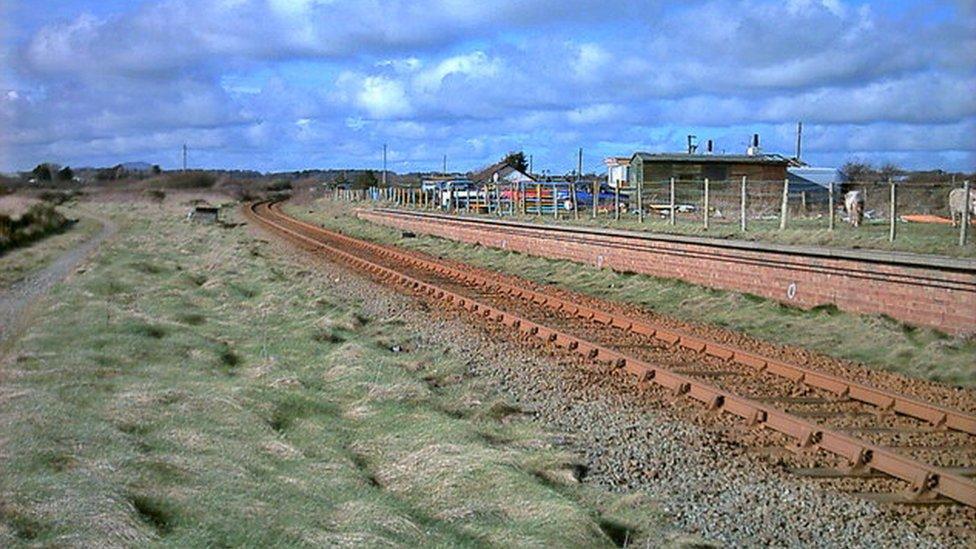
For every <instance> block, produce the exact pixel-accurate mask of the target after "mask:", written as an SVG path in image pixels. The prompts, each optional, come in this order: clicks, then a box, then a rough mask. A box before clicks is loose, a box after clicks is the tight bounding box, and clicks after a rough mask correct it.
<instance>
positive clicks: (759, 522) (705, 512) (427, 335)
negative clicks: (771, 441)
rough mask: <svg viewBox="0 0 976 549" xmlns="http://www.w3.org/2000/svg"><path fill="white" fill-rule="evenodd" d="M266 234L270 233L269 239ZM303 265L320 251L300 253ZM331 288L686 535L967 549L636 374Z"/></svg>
mask: <svg viewBox="0 0 976 549" xmlns="http://www.w3.org/2000/svg"><path fill="white" fill-rule="evenodd" d="M258 234H262V236H265V235H266V233H258ZM278 248H279V249H281V250H290V251H289V252H288V253H289V255H293V256H294V257H296V258H297V260H298V261H301V262H303V263H307V262H308V255H306V254H304V253H301V252H297V251H296V250H295V249H294V248H292V247H290V246H278ZM316 264H317V265H319V266H320V269H318V270H317V272H321V273H322V275H323V284H327V285H330V286H332V287H333V288H334V290H338V292H340V293H342V294H345V295H349V296H352V297H355V298H358V299H361V300H362V302H363V304H364V305H363V306H364V308H365V312H366V313H367V314H368V315H370V316H374V317H378V318H391V317H395V318H400V319H402V320H404V321H405V322H407V323H408V324H409V325H410V326H412V327H414V329H415V334H416V335H415V339H414V341H410V342H404V345H403V347H404V349H407V350H409V349H411V348H429V347H433V348H444V349H447V351H448V352H450V353H451V354H453V355H455V356H463V357H467V359H468V368H469V375H470V376H473V377H476V378H478V380H479V381H481V382H483V383H485V384H486V385H487V386H488V387H489V388H490V389H492V390H495V391H497V392H498V393H499V394H501V395H505V396H507V397H508V398H510V399H513V400H515V401H516V402H518V403H519V405H520V406H521V407H522V409H523V411H525V412H526V417H529V418H531V420H533V421H537V422H539V423H540V424H542V425H543V426H544V427H545V428H546V429H548V430H551V431H552V432H553V433H557V435H556V436H554V439H553V443H554V444H558V445H562V446H565V447H566V448H567V449H569V450H571V451H573V452H575V453H576V454H577V455H578V456H579V459H580V460H581V462H582V464H583V465H584V467H585V469H586V471H587V473H586V475H585V476H584V479H583V482H586V483H588V484H592V485H596V486H601V487H603V488H605V489H609V490H614V491H621V492H623V491H627V492H639V493H641V494H643V495H645V496H646V497H649V498H651V499H653V500H656V501H658V502H659V505H660V508H661V509H662V510H663V511H665V512H666V514H667V516H668V518H669V519H670V521H671V523H672V524H673V525H674V527H675V528H676V529H678V530H679V532H690V533H695V534H698V535H700V536H702V537H704V538H705V539H708V540H713V541H716V542H719V543H722V544H728V545H734V546H742V545H745V546H757V545H763V546H768V545H773V546H798V545H799V546H845V547H877V546H911V547H941V546H946V545H952V544H953V543H958V541H957V540H953V538H951V537H950V536H949V534H947V533H946V532H940V531H939V530H938V529H937V528H936V527H934V526H932V527H929V528H923V527H922V526H919V525H917V524H915V523H913V522H911V521H907V520H905V519H903V518H901V517H899V516H898V514H897V513H895V512H894V511H892V510H891V508H887V507H883V506H879V505H876V504H873V503H870V502H866V501H863V500H860V499H857V498H854V497H850V496H845V495H843V494H839V493H837V492H831V491H829V490H822V489H819V488H818V487H816V486H815V485H814V484H813V483H812V482H806V481H801V480H798V479H796V478H795V477H791V476H789V475H788V474H787V473H786V472H785V471H783V470H782V468H781V467H777V466H776V465H775V464H774V463H771V462H770V461H769V460H768V459H766V458H761V457H758V456H757V455H756V454H755V453H750V452H749V451H748V450H747V449H746V448H744V447H741V446H739V445H737V444H735V443H733V442H730V440H729V439H728V438H725V437H723V436H722V435H721V433H719V432H716V431H717V430H715V429H714V427H713V428H712V429H711V430H710V429H707V428H705V427H704V425H706V424H710V425H714V423H715V422H714V421H710V420H707V419H706V418H705V417H704V415H703V412H702V411H701V408H699V407H695V406H693V405H690V404H687V403H685V402H679V403H677V404H676V405H672V404H668V401H669V400H670V398H669V397H668V396H666V395H663V394H662V393H660V392H656V391H654V390H652V389H644V388H640V387H638V386H637V385H636V384H635V383H634V382H633V381H632V378H629V377H626V376H620V375H604V374H603V373H601V372H598V371H596V370H594V369H593V368H592V367H588V366H586V365H585V364H583V363H582V362H581V361H580V359H578V358H577V357H575V356H574V355H570V354H569V353H564V352H561V351H553V350H550V349H544V348H541V347H540V346H539V345H536V344H531V343H528V341H518V340H516V339H515V338H514V337H512V336H511V335H510V334H505V333H502V332H501V330H500V329H499V328H498V327H497V326H495V325H491V324H488V323H487V322H479V321H477V320H474V319H472V317H470V316H468V315H463V316H462V315H461V314H459V313H457V312H455V311H444V310H442V309H440V308H439V307H437V306H430V307H429V306H428V303H427V302H425V301H423V300H422V299H413V298H410V297H407V296H404V295H402V294H399V293H396V292H395V291H393V290H391V289H390V288H388V287H385V286H382V285H379V284H377V283H374V282H372V281H370V280H368V279H366V278H365V277H363V276H361V275H359V274H357V273H353V272H351V271H349V270H348V269H346V268H345V267H342V266H338V265H336V264H333V263H330V262H327V261H316Z"/></svg>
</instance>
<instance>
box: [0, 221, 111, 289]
mask: <svg viewBox="0 0 976 549" xmlns="http://www.w3.org/2000/svg"><path fill="white" fill-rule="evenodd" d="M67 213H68V214H69V215H73V214H74V213H75V212H73V211H72V210H70V209H69V210H67ZM98 228H99V224H98V222H97V221H95V220H93V219H90V218H85V217H82V218H81V219H80V220H79V221H78V223H75V224H74V225H71V226H69V227H68V228H67V229H66V230H65V231H63V232H59V233H56V234H53V235H50V236H47V237H45V238H43V239H41V240H39V241H36V242H34V243H33V244H31V245H29V246H23V247H19V248H14V249H12V250H8V251H6V252H4V253H0V290H4V289H6V288H10V287H11V286H13V285H14V284H16V283H17V282H19V281H21V280H23V279H24V278H26V277H27V276H30V275H31V274H32V273H34V272H36V271H38V270H39V269H41V268H42V267H43V266H44V265H46V264H47V263H50V262H51V260H53V259H54V258H55V257H57V256H59V255H61V254H63V253H64V252H66V251H68V250H70V249H71V248H74V247H75V246H77V245H78V244H79V243H81V242H83V241H85V240H87V239H89V238H91V237H92V236H94V234H95V233H96V232H98Z"/></svg>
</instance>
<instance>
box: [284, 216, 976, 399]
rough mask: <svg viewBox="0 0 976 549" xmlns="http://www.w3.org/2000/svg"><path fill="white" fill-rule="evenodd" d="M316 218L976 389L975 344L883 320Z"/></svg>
mask: <svg viewBox="0 0 976 549" xmlns="http://www.w3.org/2000/svg"><path fill="white" fill-rule="evenodd" d="M312 209H313V213H308V212H309V210H310V208H309V207H305V206H301V207H299V206H289V211H290V212H291V213H292V214H294V215H297V216H300V217H305V218H307V219H311V220H314V221H316V222H319V223H321V224H324V225H328V226H333V227H339V228H342V229H343V230H344V231H347V232H348V233H350V234H356V235H359V236H362V237H365V238H370V239H373V240H377V241H381V242H387V243H395V244H398V245H401V246H406V247H412V248H415V249H419V250H422V251H425V252H428V253H431V254H435V255H440V256H444V257H450V258H453V259H458V260H462V261H466V262H469V263H471V264H474V265H480V266H482V267H488V268H492V269H497V270H500V271H504V272H508V273H511V274H516V275H519V276H522V277H525V278H528V279H530V280H533V281H536V282H539V283H552V284H559V285H562V286H564V287H567V288H570V289H573V290H576V291H579V292H582V293H585V294H590V295H594V296H598V297H601V298H605V299H613V300H617V301H622V302H630V303H635V304H638V305H640V306H641V307H643V308H645V309H648V310H652V311H655V312H658V313H662V314H666V315H672V316H674V317H677V318H680V319H683V320H686V321H690V322H698V323H703V324H714V325H718V326H722V327H727V328H732V329H735V330H739V331H742V332H744V333H746V334H749V335H752V336H754V337H757V338H760V339H763V340H766V341H771V342H776V343H784V344H789V345H798V346H801V347H805V348H808V349H812V350H815V351H819V352H822V353H825V354H827V355H831V356H835V357H839V358H843V359H849V360H856V361H860V362H863V363H865V364H867V365H870V366H873V367H877V368H881V369H885V370H889V371H894V372H899V373H902V374H905V375H908V376H911V377H916V378H920V379H928V380H933V381H941V382H946V383H951V384H956V385H961V386H965V387H976V359H974V357H976V338H973V337H968V338H967V337H961V336H956V337H953V336H948V335H946V334H943V333H941V332H938V331H935V330H931V329H926V328H913V327H909V326H906V325H904V324H902V323H900V322H897V321H894V320H892V319H890V318H886V317H882V316H866V315H856V314H850V313H845V312H842V311H839V310H837V309H835V308H819V309H814V310H810V311H804V310H800V309H796V308H792V307H787V306H784V305H781V304H779V303H776V302H774V301H771V300H765V299H762V298H758V297H754V296H747V295H742V294H738V293H734V292H726V291H721V290H712V289H708V288H704V287H701V286H695V285H692V284H687V283H684V282H681V281H677V280H669V279H663V278H655V277H651V276H645V275H637V274H623V273H617V272H614V271H611V270H606V269H597V268H596V267H591V266H587V265H581V264H578V263H573V262H569V261H561V260H550V259H545V258H539V257H532V256H528V255H523V254H519V253H513V252H507V251H502V250H495V249H489V248H484V247H480V246H470V245H468V244H462V243H456V242H452V241H449V240H446V239H440V238H434V237H429V236H418V237H417V238H401V233H400V231H395V230H392V229H388V228H385V227H380V226H378V225H372V224H369V223H366V222H363V221H360V220H358V219H355V218H354V217H352V216H351V215H349V211H350V210H349V209H347V208H345V207H344V206H342V205H336V204H335V203H333V202H331V201H328V200H322V201H319V202H317V203H316V204H315V206H314V208H312Z"/></svg>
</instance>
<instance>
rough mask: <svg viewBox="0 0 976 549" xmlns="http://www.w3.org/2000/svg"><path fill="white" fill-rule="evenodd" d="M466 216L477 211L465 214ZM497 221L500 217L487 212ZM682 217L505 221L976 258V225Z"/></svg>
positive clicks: (548, 217) (517, 217) (521, 218)
mask: <svg viewBox="0 0 976 549" xmlns="http://www.w3.org/2000/svg"><path fill="white" fill-rule="evenodd" d="M462 215H474V214H465V213H462ZM489 217H492V218H495V219H497V218H498V217H497V216H489ZM683 217H684V215H679V220H678V223H676V224H675V225H674V226H672V225H670V224H669V223H668V220H667V219H662V218H660V217H653V216H648V217H646V218H645V220H644V223H639V222H638V221H637V218H636V216H635V215H634V214H633V213H630V214H625V215H623V216H621V218H620V219H619V220H614V219H612V218H610V217H609V216H608V215H607V214H605V213H601V214H600V215H599V216H598V217H597V218H596V219H592V218H591V217H590V216H589V212H587V214H586V215H583V213H582V212H581V214H580V219H573V217H572V215H570V214H566V213H562V214H561V218H560V219H558V220H557V219H555V218H553V216H552V214H549V215H543V216H537V215H524V216H523V215H515V216H504V217H503V218H502V219H511V220H514V221H523V222H531V223H545V224H552V223H558V224H561V225H578V226H582V227H610V228H614V229H623V230H631V231H646V232H653V233H659V234H678V235H690V236H701V237H708V238H721V239H736V240H749V241H755V242H772V243H777V244H798V245H807V246H827V247H834V248H849V249H858V248H862V249H871V250H886V251H899V252H912V253H920V254H935V255H944V256H950V257H967V258H976V234H974V233H976V226H974V227H973V230H971V231H970V237H969V243H968V244H967V245H966V246H959V229H958V228H954V227H952V226H951V225H938V224H931V223H899V224H898V228H897V230H898V234H897V238H896V239H895V241H894V242H889V241H888V223H887V221H865V223H864V224H863V225H861V227H859V228H857V229H855V228H853V227H851V226H850V225H847V224H845V223H844V222H843V221H842V220H841V219H840V218H838V219H837V220H836V226H835V229H834V230H833V231H829V230H827V221H826V220H825V219H792V220H790V222H789V224H788V225H787V228H786V229H785V230H782V231H781V230H779V221H778V220H751V221H750V222H749V225H748V230H747V231H746V232H745V233H743V232H741V231H740V230H739V222H738V218H736V219H712V220H711V221H710V223H709V229H708V230H707V231H706V230H705V229H704V228H703V225H702V222H701V220H697V221H696V220H693V219H690V218H683Z"/></svg>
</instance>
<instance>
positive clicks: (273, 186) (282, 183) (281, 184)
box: [265, 179, 291, 192]
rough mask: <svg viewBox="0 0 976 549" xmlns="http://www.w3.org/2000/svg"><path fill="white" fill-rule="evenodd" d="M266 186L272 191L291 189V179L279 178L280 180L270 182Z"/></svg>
mask: <svg viewBox="0 0 976 549" xmlns="http://www.w3.org/2000/svg"><path fill="white" fill-rule="evenodd" d="M265 188H266V189H267V190H269V191H272V192H278V191H290V190H291V181H288V180H287V179H279V180H278V181H275V182H273V183H270V184H269V185H268V186H267V187H265Z"/></svg>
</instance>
